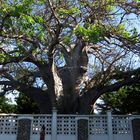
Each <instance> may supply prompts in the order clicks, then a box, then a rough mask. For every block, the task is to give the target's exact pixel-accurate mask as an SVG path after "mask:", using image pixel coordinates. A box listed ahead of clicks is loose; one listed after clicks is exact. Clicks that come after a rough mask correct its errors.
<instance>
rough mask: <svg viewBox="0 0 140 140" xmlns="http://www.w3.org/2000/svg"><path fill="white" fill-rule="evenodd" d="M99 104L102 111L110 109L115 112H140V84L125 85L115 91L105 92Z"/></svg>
mask: <svg viewBox="0 0 140 140" xmlns="http://www.w3.org/2000/svg"><path fill="white" fill-rule="evenodd" d="M101 99H102V102H100V103H98V104H97V108H98V109H100V111H101V112H105V111H107V110H108V109H110V110H112V113H114V114H140V104H139V101H140V85H139V84H133V85H131V86H125V87H122V88H120V89H119V90H118V91H115V92H113V93H108V94H104V95H103V96H102V97H101Z"/></svg>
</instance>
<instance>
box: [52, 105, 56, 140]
mask: <svg viewBox="0 0 140 140" xmlns="http://www.w3.org/2000/svg"><path fill="white" fill-rule="evenodd" d="M51 140H57V110H56V109H55V108H53V111H52V133H51Z"/></svg>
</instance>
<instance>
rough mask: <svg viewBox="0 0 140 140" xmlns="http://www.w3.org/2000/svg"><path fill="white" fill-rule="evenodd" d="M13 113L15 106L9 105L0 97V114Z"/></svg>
mask: <svg viewBox="0 0 140 140" xmlns="http://www.w3.org/2000/svg"><path fill="white" fill-rule="evenodd" d="M15 111H16V106H15V105H12V104H9V103H8V99H7V98H5V96H2V97H0V113H14V112H15Z"/></svg>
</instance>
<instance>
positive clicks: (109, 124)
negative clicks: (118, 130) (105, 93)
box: [107, 110, 113, 140]
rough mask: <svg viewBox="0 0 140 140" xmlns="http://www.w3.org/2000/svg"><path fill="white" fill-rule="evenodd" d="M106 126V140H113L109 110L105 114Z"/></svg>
mask: <svg viewBox="0 0 140 140" xmlns="http://www.w3.org/2000/svg"><path fill="white" fill-rule="evenodd" d="M107 125H108V140H113V131H112V114H111V111H110V110H109V111H108V112H107Z"/></svg>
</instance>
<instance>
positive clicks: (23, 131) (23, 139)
mask: <svg viewBox="0 0 140 140" xmlns="http://www.w3.org/2000/svg"><path fill="white" fill-rule="evenodd" d="M32 119H33V118H32V117H19V118H18V134H17V140H31V127H32V126H31V124H32Z"/></svg>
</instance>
